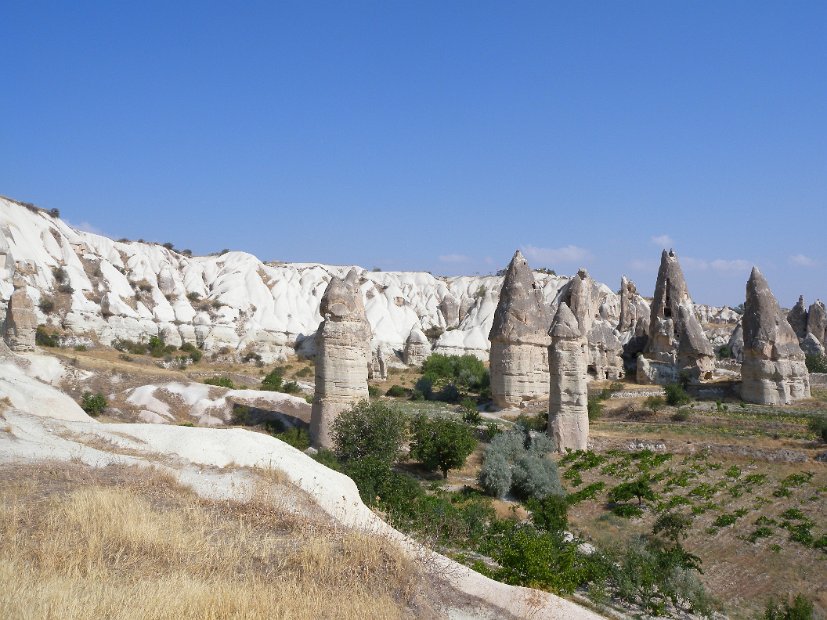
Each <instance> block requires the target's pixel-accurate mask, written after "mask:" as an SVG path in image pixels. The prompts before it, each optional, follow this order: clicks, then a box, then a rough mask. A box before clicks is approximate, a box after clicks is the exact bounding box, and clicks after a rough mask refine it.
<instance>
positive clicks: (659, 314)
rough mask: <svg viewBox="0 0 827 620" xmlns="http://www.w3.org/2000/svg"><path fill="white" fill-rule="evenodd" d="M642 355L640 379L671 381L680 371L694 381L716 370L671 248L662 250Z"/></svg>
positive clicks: (645, 380)
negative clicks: (647, 335)
mask: <svg viewBox="0 0 827 620" xmlns="http://www.w3.org/2000/svg"><path fill="white" fill-rule="evenodd" d="M644 357H645V358H646V359H644V360H642V361H641V360H640V359H639V360H638V373H637V375H638V381H639V382H641V383H670V382H672V381H675V380H677V378H678V377H679V376H681V375H682V374H684V375H687V376H689V377H690V378H691V379H694V380H696V381H697V380H705V379H711V378H712V373H713V371H714V370H715V352H714V350H713V349H712V345H711V344H710V343H709V340H707V338H706V336H705V335H704V331H703V328H702V327H701V323H700V321H699V320H698V318H697V317H696V316H695V307H694V305H693V303H692V298H691V297H690V296H689V290H688V289H687V286H686V280H685V279H684V277H683V271H682V270H681V266H680V263H679V262H678V257H677V256H676V255H675V253H674V252H673V251H672V250H669V251H668V252H667V251H666V250H664V251H663V253H662V254H661V259H660V269H659V270H658V279H657V283H656V284H655V297H654V299H653V300H652V306H651V314H650V317H649V341H648V343H647V345H646V349H645V351H644Z"/></svg>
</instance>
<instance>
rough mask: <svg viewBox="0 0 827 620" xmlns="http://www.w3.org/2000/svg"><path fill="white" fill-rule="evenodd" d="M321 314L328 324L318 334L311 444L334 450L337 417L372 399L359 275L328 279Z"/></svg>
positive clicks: (366, 333)
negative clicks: (333, 432)
mask: <svg viewBox="0 0 827 620" xmlns="http://www.w3.org/2000/svg"><path fill="white" fill-rule="evenodd" d="M319 310H320V312H321V314H322V316H323V317H324V321H323V322H322V324H321V326H320V327H319V331H318V333H317V335H316V338H317V343H316V346H317V358H316V393H315V396H314V398H313V408H312V412H311V416H310V440H311V443H312V445H313V447H315V448H330V447H332V445H333V444H332V438H331V434H330V432H331V426H332V424H333V422H334V421H335V420H336V417H337V416H338V415H339V414H340V413H342V412H343V411H346V410H347V409H349V408H350V407H352V406H353V405H354V404H355V403H357V402H359V401H360V400H365V399H367V398H368V381H367V380H368V363H369V362H370V360H371V352H370V340H371V331H370V324H369V323H368V320H367V317H366V316H365V306H364V303H363V302H362V293H361V291H360V290H359V277H358V274H357V273H356V271H355V270H351V271H350V273H348V275H347V277H346V278H345V279H344V280H342V279H340V278H336V277H334V278H332V279H331V280H330V284H328V286H327V290H326V291H325V294H324V296H323V297H322V301H321V306H320V309H319Z"/></svg>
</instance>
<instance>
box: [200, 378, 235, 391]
mask: <svg viewBox="0 0 827 620" xmlns="http://www.w3.org/2000/svg"><path fill="white" fill-rule="evenodd" d="M204 383H206V384H207V385H217V386H218V387H224V388H229V389H231V390H234V389H235V384H234V383H233V380H232V379H230V378H229V377H208V378H206V379H204Z"/></svg>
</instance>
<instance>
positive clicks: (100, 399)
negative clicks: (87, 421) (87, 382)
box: [80, 392, 107, 417]
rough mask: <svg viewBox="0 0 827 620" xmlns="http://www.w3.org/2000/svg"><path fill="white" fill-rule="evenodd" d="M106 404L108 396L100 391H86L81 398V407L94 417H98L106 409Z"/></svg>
mask: <svg viewBox="0 0 827 620" xmlns="http://www.w3.org/2000/svg"><path fill="white" fill-rule="evenodd" d="M106 406H107V402H106V397H105V396H104V395H103V394H101V393H100V392H98V393H97V394H92V392H84V393H83V396H82V397H81V400H80V407H81V409H83V410H84V411H85V412H86V413H88V414H89V415H90V416H92V417H97V416H99V415H100V414H102V413H103V412H104V410H105V409H106Z"/></svg>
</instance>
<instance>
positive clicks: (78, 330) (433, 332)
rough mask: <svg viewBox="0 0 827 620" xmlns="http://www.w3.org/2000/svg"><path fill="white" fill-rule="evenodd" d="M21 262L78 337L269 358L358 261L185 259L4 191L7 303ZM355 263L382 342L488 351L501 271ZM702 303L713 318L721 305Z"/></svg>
mask: <svg viewBox="0 0 827 620" xmlns="http://www.w3.org/2000/svg"><path fill="white" fill-rule="evenodd" d="M15 265H17V269H18V270H19V271H21V272H22V274H23V275H24V276H25V278H26V279H27V281H28V285H29V286H28V290H27V292H28V294H29V296H30V297H31V298H32V300H33V301H34V303H35V305H36V306H37V307H38V310H37V312H38V321H39V322H40V323H46V324H51V325H54V326H55V327H59V328H61V329H62V330H64V332H65V333H67V334H70V335H72V336H74V337H76V338H88V339H89V340H90V341H93V342H94V341H97V342H101V343H104V344H111V343H112V342H113V341H115V340H117V339H129V340H136V341H137V340H141V339H144V340H145V339H147V338H148V337H149V336H152V335H161V336H163V338H164V340H165V341H166V342H167V343H168V344H173V345H176V346H180V344H182V343H183V342H191V343H193V344H196V345H197V346H199V347H201V348H202V349H204V350H205V351H222V350H223V351H225V352H236V353H245V352H256V353H258V354H259V355H261V356H262V359H263V360H264V361H265V362H270V361H274V360H277V359H283V358H284V357H285V356H286V355H288V354H289V353H292V352H293V351H294V350H295V349H296V348H298V349H299V350H300V351H302V352H305V353H312V343H313V340H312V338H308V337H309V336H312V335H313V334H314V333H315V332H316V329H317V328H318V326H319V323H320V322H321V319H322V317H321V316H320V315H319V302H320V300H321V297H322V294H323V293H324V290H325V287H326V286H327V283H328V281H329V280H330V278H331V276H332V275H339V276H344V274H345V273H347V271H348V270H349V269H350V268H351V266H349V265H348V266H331V265H321V264H312V263H293V264H287V263H264V262H262V261H261V260H259V259H258V258H256V257H255V256H252V255H251V254H247V253H245V252H226V253H223V254H220V255H211V256H188V255H185V254H182V253H179V252H177V251H175V250H172V249H168V248H166V247H164V246H162V245H158V244H154V243H143V242H136V241H126V240H122V241H114V240H112V239H109V238H107V237H103V236H101V235H96V234H92V233H88V232H83V231H79V230H76V229H74V228H72V227H71V226H69V225H67V224H66V223H65V222H64V221H62V220H60V219H59V218H57V217H53V215H51V214H50V213H49V212H46V211H43V210H40V209H37V208H36V207H33V206H31V205H24V204H21V203H18V202H15V201H13V200H9V199H5V198H0V305H2V306H3V309H5V304H6V303H7V301H8V299H9V297H10V295H11V293H12V290H13V289H12V275H13V272H14V269H15ZM357 269H358V270H359V271H360V274H361V290H362V293H363V295H364V301H365V308H366V311H367V316H368V320H369V321H370V324H371V328H372V330H373V334H374V342H373V345H374V347H378V346H381V347H382V348H384V349H385V350H386V351H387V350H389V349H393V350H395V351H397V352H398V351H401V349H402V348H403V347H404V343H405V340H406V339H407V337H408V335H409V334H410V332H411V328H412V327H414V326H419V327H420V328H421V329H422V330H423V331H424V332H425V333H426V334H428V336H429V337H430V338H431V339H432V342H433V343H434V348H435V350H437V351H442V352H447V353H465V352H469V353H474V354H477V355H480V356H483V357H484V356H486V355H487V351H488V347H489V342H488V332H489V330H490V328H491V323H492V320H493V315H494V310H495V308H496V306H497V301H498V295H499V290H500V287H501V285H502V278H501V277H498V276H482V277H466V276H461V277H451V278H444V277H436V276H433V275H431V274H429V273H423V272H372V271H367V270H364V269H361V268H358V267H357ZM536 277H537V281H538V282H540V283H541V285H542V287H543V294H544V297H545V299H546V300H547V301H548V302H549V303H553V302H554V300H555V298H556V297H557V296H558V294H559V293H560V291H561V289H562V288H563V287H564V285H565V284H566V283H567V282H568V280H569V278H567V277H563V276H556V275H549V274H544V273H539V272H538V273H536ZM596 288H597V289H598V290H597V291H596V293H597V296H596V298H597V299H598V301H599V307H600V313H601V315H602V316H603V317H605V318H606V319H608V320H609V322H613V323H614V324H616V322H617V317H618V313H619V297H618V295H617V294H615V293H614V292H613V290H612V289H611V288H609V287H608V286H606V285H602V284H601V285H596ZM727 311H728V309H725V310H724V311H723V316H725V317H726V318H727V319H729V318H731V317H729V316H728V315H727ZM705 312H706V313H707V314H708V315H709V318H710V319H711V318H712V317H715V318H718V317H720V316H721V312H722V311H720V310H719V309H711V308H709V309H705ZM729 312H730V313H731V311H729ZM705 318H707V317H705ZM713 321H714V319H713Z"/></svg>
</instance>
